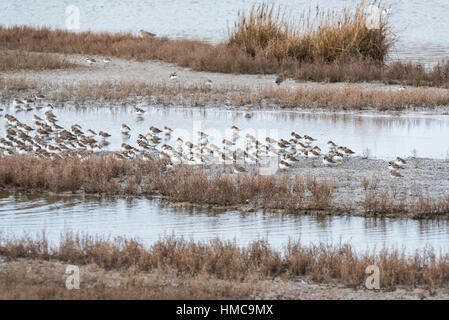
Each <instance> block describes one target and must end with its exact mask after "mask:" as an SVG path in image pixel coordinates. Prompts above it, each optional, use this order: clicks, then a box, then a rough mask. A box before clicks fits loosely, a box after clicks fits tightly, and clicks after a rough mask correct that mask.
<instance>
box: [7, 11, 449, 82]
mask: <svg viewBox="0 0 449 320" xmlns="http://www.w3.org/2000/svg"><path fill="white" fill-rule="evenodd" d="M344 14H345V13H344ZM324 16H325V15H324ZM324 16H323V17H322V19H326V18H325V17H324ZM332 21H333V20H332ZM336 21H337V22H335V21H334V22H335V23H336V25H337V26H338V19H337V20H336ZM340 25H341V23H340ZM359 27H360V26H359ZM359 27H357V28H359ZM365 29H366V28H365ZM365 29H363V30H365ZM345 30H346V29H345ZM354 30H355V29H354ZM354 30H353V29H351V28H349V29H347V30H346V31H345V32H340V31H339V29H338V28H337V29H335V28H334V27H332V28H328V27H327V26H325V27H323V28H321V29H320V31H319V32H317V34H318V36H317V37H318V38H319V39H321V40H319V41H318V40H316V43H317V45H316V46H315V47H316V48H319V49H316V50H315V51H316V53H307V52H306V53H301V52H302V49H301V48H303V46H300V47H298V46H297V45H292V44H289V45H288V46H287V47H288V48H287V49H285V48H283V47H284V46H285V45H284V44H282V41H283V40H282V38H277V37H274V38H272V40H273V41H275V42H276V45H275V46H273V45H268V44H264V45H263V47H264V49H259V50H255V51H254V50H249V51H251V52H250V54H248V53H247V51H248V50H247V49H245V48H246V47H248V46H249V45H247V44H242V43H244V42H245V41H243V42H242V43H241V44H238V43H234V42H241V41H231V42H232V43H228V44H225V43H221V44H218V45H211V44H208V43H205V42H202V41H197V40H187V39H184V40H170V39H167V38H158V37H138V36H134V35H132V34H130V33H118V34H110V33H92V32H81V33H74V32H69V31H65V30H50V29H48V28H32V27H26V26H14V27H9V28H7V27H4V26H0V48H2V49H12V50H21V51H34V52H50V53H51V52H53V53H65V54H85V55H103V56H114V57H119V58H124V59H136V60H138V61H144V60H162V61H166V62H170V63H175V64H177V65H179V66H182V67H189V68H192V69H193V70H198V71H210V72H223V73H246V74H273V73H279V74H281V73H284V74H285V75H288V76H290V77H293V78H295V79H297V80H311V81H326V82H339V81H344V82H359V81H374V80H377V81H382V82H384V83H389V84H391V83H401V84H408V85H416V86H438V87H448V86H449V85H448V83H449V63H448V62H447V61H441V62H440V63H439V64H438V65H437V66H435V67H433V68H431V69H427V68H425V67H424V66H423V65H420V64H414V63H406V62H395V63H391V64H387V65H384V64H382V63H381V64H379V62H376V61H375V60H373V59H372V58H373V57H370V56H371V55H372V54H374V53H375V52H377V53H375V54H374V55H375V56H383V55H384V54H385V52H384V51H385V49H386V47H388V46H389V45H387V43H385V44H383V45H381V46H380V47H379V48H380V49H379V48H378V47H377V46H372V44H370V41H371V40H370V39H371V37H372V36H373V34H371V33H372V32H371V31H372V30H368V31H369V32H367V31H366V30H365V31H364V32H360V33H357V36H355V34H353V35H354V36H355V37H356V38H357V39H358V40H357V41H355V42H353V41H349V40H348V39H351V34H352V33H353V32H354ZM382 32H383V31H382ZM273 34H274V35H275V34H276V33H273ZM362 34H365V35H366V36H361V37H359V35H362ZM251 37H254V36H253V35H252V36H251ZM341 37H343V38H341ZM382 37H383V36H382ZM382 37H380V38H379V39H378V40H379V41H381V42H384V41H385V39H383V38H382ZM306 38H307V37H306ZM372 39H377V38H376V37H375V36H373V38H372ZM307 41H309V40H307ZM342 41H343V43H344V47H341V46H338V45H337V44H338V43H339V42H342ZM348 41H349V42H348ZM358 41H359V42H360V44H357V43H358ZM262 42H264V41H262ZM268 42H269V41H268ZM290 42H291V41H290V40H288V41H287V43H290ZM353 43H356V45H353ZM43 44H45V45H43ZM359 45H363V46H364V47H366V48H368V49H367V50H358V49H357V47H358V46H359ZM370 46H371V47H372V48H374V49H375V50H374V51H373V50H370V49H369V48H370ZM290 47H292V49H289V48H290ZM312 47H313V46H311V48H312ZM342 48H343V49H342ZM274 49H275V50H274ZM378 49H379V50H380V51H379V50H378ZM267 50H268V51H269V52H272V51H273V50H274V51H275V52H274V53H270V54H267V52H266V51H267ZM354 50H355V51H354ZM253 51H254V52H253ZM292 51H293V52H294V53H292ZM305 51H307V50H305ZM378 51H379V52H378ZM310 54H312V55H317V57H318V59H315V60H314V59H305V58H304V57H302V56H304V55H306V56H307V55H310ZM285 55H286V57H284V58H282V59H279V56H285ZM336 55H342V56H344V58H341V59H335V58H334V57H335V56H336ZM301 57H302V58H301ZM320 57H321V58H320ZM326 57H328V58H326ZM323 59H324V60H329V61H333V60H335V61H333V62H331V63H330V62H323V61H322V60H323ZM382 59H383V58H382ZM309 60H310V61H309ZM50 62H51V61H49V63H50ZM51 63H53V62H51Z"/></svg>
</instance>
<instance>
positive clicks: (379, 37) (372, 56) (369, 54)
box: [228, 1, 394, 63]
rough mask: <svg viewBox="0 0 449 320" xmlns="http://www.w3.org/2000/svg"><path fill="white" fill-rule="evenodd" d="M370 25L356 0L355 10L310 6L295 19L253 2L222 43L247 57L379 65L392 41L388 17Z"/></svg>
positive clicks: (364, 9)
mask: <svg viewBox="0 0 449 320" xmlns="http://www.w3.org/2000/svg"><path fill="white" fill-rule="evenodd" d="M383 9H386V8H380V10H379V15H378V16H376V18H375V19H378V20H377V21H376V23H375V25H374V26H370V25H368V24H367V21H368V20H369V19H370V17H371V16H370V12H369V10H370V6H369V5H368V4H367V2H366V1H362V2H360V3H359V5H358V6H357V7H356V9H355V11H354V10H350V9H348V8H345V9H344V10H343V11H341V12H338V11H335V10H323V9H321V8H320V7H318V6H317V7H316V9H315V12H314V11H312V10H310V9H309V10H304V11H303V12H302V14H301V15H300V17H299V20H298V21H297V22H296V23H294V22H293V23H292V22H291V21H288V20H287V19H286V17H285V12H283V11H282V10H281V9H280V8H277V9H276V8H275V6H274V5H271V6H270V5H268V4H265V3H262V4H260V5H258V6H256V5H254V6H253V7H252V8H251V10H250V12H249V14H245V13H241V14H239V18H238V20H237V22H236V23H235V24H234V29H233V30H231V31H230V34H229V40H228V43H229V44H230V45H237V46H238V47H240V48H242V49H243V50H245V51H246V53H247V54H249V55H251V56H256V55H258V54H259V55H263V56H265V57H267V58H275V59H277V60H289V59H293V60H297V61H299V62H314V61H320V62H335V61H344V60H347V59H354V58H362V59H367V60H371V61H375V62H379V63H383V62H384V61H385V58H386V56H387V54H388V51H389V49H390V48H391V46H392V45H393V42H394V41H393V37H392V33H391V28H390V26H389V20H388V15H386V14H380V12H383Z"/></svg>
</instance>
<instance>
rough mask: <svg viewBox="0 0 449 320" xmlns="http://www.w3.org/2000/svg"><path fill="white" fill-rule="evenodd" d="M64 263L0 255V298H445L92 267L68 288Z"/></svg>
mask: <svg viewBox="0 0 449 320" xmlns="http://www.w3.org/2000/svg"><path fill="white" fill-rule="evenodd" d="M68 265H69V264H68V263H64V262H60V261H46V260H34V259H17V260H12V261H7V260H6V259H5V258H3V257H1V256H0V289H1V290H0V298H1V299H33V298H41V299H42V298H44V299H79V298H80V295H82V296H83V297H84V298H86V299H113V298H117V297H121V298H130V299H138V298H141V299H158V298H159V299H165V298H173V297H175V298H186V299H189V298H200V299H217V298H218V299H221V298H224V299H229V298H231V299H232V298H237V299H299V300H314V299H326V300H391V299H394V300H397V299H406V300H411V299H413V300H417V299H432V300H433V299H443V300H446V299H449V291H448V290H447V289H436V290H431V291H429V290H427V289H425V288H413V289H412V288H401V287H398V288H396V289H395V290H382V288H381V289H380V290H368V289H365V288H364V286H363V284H362V285H361V286H360V287H359V288H348V287H346V286H345V285H343V284H341V283H338V282H336V281H330V282H328V283H317V282H313V281H312V280H310V279H308V278H306V277H297V278H293V279H281V278H275V279H263V278H262V279H259V278H258V277H257V276H256V275H255V277H254V279H247V280H244V281H232V280H222V279H217V278H215V277H211V276H202V275H200V276H194V277H190V276H182V275H176V274H174V273H171V272H170V271H168V270H153V271H150V272H141V271H135V270H133V269H132V268H131V269H128V270H114V269H113V270H106V269H103V268H101V267H99V266H97V265H95V264H90V265H82V266H79V268H80V269H79V270H80V289H79V290H75V289H74V290H68V289H67V288H66V279H67V274H66V273H65V270H66V268H67V266H68ZM13 278H14V279H13ZM16 278H17V279H16ZM19 278H20V279H19ZM9 280H14V281H15V286H17V288H16V289H13V288H5V286H7V283H8V281H9ZM19 288H20V290H19ZM49 288H51V290H50V289H49ZM211 288H212V289H211ZM127 295H128V296H127Z"/></svg>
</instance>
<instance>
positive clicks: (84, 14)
mask: <svg viewBox="0 0 449 320" xmlns="http://www.w3.org/2000/svg"><path fill="white" fill-rule="evenodd" d="M259 2H261V1H244V0H227V1H222V0H207V1H206V0H167V1H156V0H146V1H142V0H130V1H117V0H111V1H109V0H108V1H106V0H99V1H86V0H78V1H71V0H65V1H47V0H45V1H44V0H37V1H36V0H21V1H14V0H2V1H1V2H0V12H2V14H1V15H0V24H3V25H7V26H10V25H17V24H26V25H32V26H43V25H45V26H50V27H55V28H66V20H67V18H68V14H67V13H66V9H67V7H68V6H70V5H75V6H77V7H78V9H79V17H80V19H79V21H80V24H79V27H80V29H79V30H80V31H86V30H93V31H112V32H120V31H130V32H138V31H139V30H140V29H145V30H149V31H151V32H153V33H156V34H158V35H164V36H168V37H171V38H186V37H187V38H199V39H204V40H208V41H211V42H218V41H221V40H223V39H225V38H226V37H227V34H228V27H229V28H231V27H232V26H233V23H234V21H235V20H236V17H237V13H238V11H239V10H248V9H249V8H250V7H251V6H252V5H253V4H254V3H259ZM265 2H268V3H274V4H276V5H280V6H281V8H285V9H286V10H287V12H288V14H289V15H290V16H291V19H292V20H294V17H298V16H299V14H300V12H302V10H303V9H308V8H314V7H315V6H316V5H317V4H319V5H320V6H321V7H322V8H330V9H341V8H343V7H354V6H355V5H356V4H357V3H359V0H327V1H318V0H277V1H273V0H269V1H265ZM382 3H385V4H387V5H391V6H392V11H391V22H392V25H393V27H394V31H395V33H397V34H398V40H399V41H398V43H397V45H396V47H395V48H394V50H393V52H392V54H391V58H393V59H398V58H400V59H411V60H418V61H422V62H424V63H429V64H430V63H432V62H434V61H436V60H438V59H440V58H443V57H447V56H448V54H449V37H447V31H448V30H449V19H447V17H448V15H449V1H446V0H385V1H382ZM118 22H119V23H118Z"/></svg>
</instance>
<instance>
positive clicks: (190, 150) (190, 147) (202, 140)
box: [0, 74, 406, 178]
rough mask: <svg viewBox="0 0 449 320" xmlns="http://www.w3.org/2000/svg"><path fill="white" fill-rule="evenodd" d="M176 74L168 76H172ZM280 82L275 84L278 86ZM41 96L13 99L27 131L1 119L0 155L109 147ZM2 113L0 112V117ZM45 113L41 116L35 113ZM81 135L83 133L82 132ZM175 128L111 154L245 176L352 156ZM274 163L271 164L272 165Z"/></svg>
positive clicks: (155, 131) (309, 145)
mask: <svg viewBox="0 0 449 320" xmlns="http://www.w3.org/2000/svg"><path fill="white" fill-rule="evenodd" d="M173 76H176V75H173V74H172V75H171V76H170V77H173ZM276 82H278V81H276ZM45 100H46V98H45V96H43V95H41V94H39V93H36V94H35V95H34V97H33V98H30V97H28V98H25V99H19V98H15V99H14V100H13V102H12V106H13V108H14V111H15V112H21V111H32V110H35V111H37V113H35V114H33V115H32V124H31V126H30V125H28V124H26V123H23V122H21V121H19V120H18V119H17V118H16V117H15V116H13V115H10V114H5V115H4V119H5V127H6V129H5V135H4V137H1V138H0V153H1V154H2V155H3V156H12V155H16V154H18V155H32V156H36V157H41V158H50V159H57V158H64V157H66V156H73V155H76V156H78V157H79V158H80V159H81V160H83V159H86V158H88V157H90V156H93V155H97V154H98V153H100V152H102V151H103V148H104V147H105V146H107V145H109V142H108V138H110V137H111V134H110V133H108V132H105V131H98V133H97V132H95V131H94V130H92V129H87V128H86V129H85V130H84V129H83V128H82V127H81V126H80V125H79V124H73V125H72V126H71V127H70V128H64V127H62V126H60V125H58V124H57V122H58V120H57V117H56V115H55V114H54V113H53V109H54V106H53V105H52V104H51V103H44V101H45ZM2 111H3V109H1V108H0V112H2ZM42 111H43V112H44V113H43V115H42V114H41V116H39V112H42ZM134 112H135V113H136V115H137V116H138V117H140V118H142V117H143V115H144V114H145V112H146V111H145V110H144V109H142V108H139V107H137V106H135V107H134ZM83 130H84V131H83ZM130 132H131V128H130V127H129V126H128V125H126V124H124V123H123V124H122V125H121V128H120V135H121V136H122V138H123V139H126V140H128V138H129V137H130ZM172 132H173V129H171V128H169V127H167V126H164V128H162V129H159V128H157V127H155V126H150V127H149V130H148V132H147V133H145V134H138V137H137V141H136V144H135V146H132V145H130V144H127V143H124V142H123V143H122V144H121V151H120V152H118V151H117V152H113V156H114V157H115V158H117V159H123V160H125V159H143V160H152V159H157V158H158V157H159V158H160V159H161V160H163V162H164V163H165V164H166V167H165V169H171V168H172V167H173V166H176V165H180V164H186V165H196V166H207V165H214V164H215V165H217V164H220V165H230V166H232V167H233V171H234V172H235V173H243V172H246V171H247V168H248V167H251V166H256V167H257V166H258V165H261V164H263V163H266V162H264V161H263V160H264V159H265V161H266V159H275V160H276V163H277V166H278V168H279V169H281V170H287V169H289V168H291V167H294V166H295V164H297V163H298V162H299V161H303V160H306V159H312V160H313V161H316V160H317V159H321V161H322V163H323V165H325V166H338V165H340V164H342V163H343V161H345V159H346V158H348V157H350V156H351V155H353V154H354V152H353V151H352V150H351V149H349V148H348V147H346V146H341V145H337V144H336V143H334V142H333V141H328V142H327V144H326V146H327V152H326V153H324V152H322V150H321V149H320V147H318V146H317V145H314V143H315V142H316V141H317V140H316V139H314V138H312V137H311V136H309V135H307V134H303V135H300V134H298V133H296V132H294V131H292V132H291V134H290V137H289V138H287V139H288V140H286V139H282V138H281V139H279V140H276V139H273V138H271V137H267V138H266V139H265V141H260V140H258V139H256V137H254V136H253V135H251V134H249V133H247V134H246V135H245V137H244V138H245V141H244V147H243V149H242V148H240V147H237V143H236V142H237V141H238V140H239V139H241V138H243V137H241V129H240V128H238V127H236V126H232V127H231V133H232V134H231V137H230V138H229V139H223V140H222V145H221V147H219V146H217V145H215V144H213V143H210V140H211V137H210V136H209V135H208V134H206V133H204V132H202V131H198V132H197V139H196V143H193V142H191V141H184V140H183V139H182V138H181V137H177V138H176V139H175V138H174V137H172ZM270 164H272V162H270ZM405 164H406V162H405V160H404V159H402V158H400V157H397V158H396V159H395V160H394V161H390V162H389V164H388V168H389V169H390V176H391V177H392V178H400V177H402V175H401V174H400V173H399V170H400V169H403V167H404V165H405Z"/></svg>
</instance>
